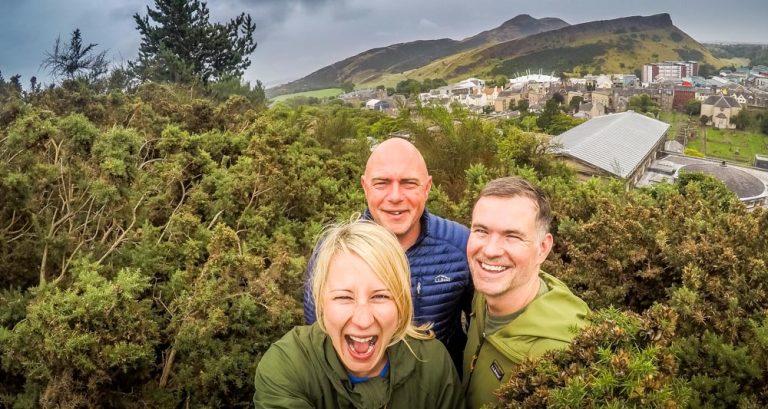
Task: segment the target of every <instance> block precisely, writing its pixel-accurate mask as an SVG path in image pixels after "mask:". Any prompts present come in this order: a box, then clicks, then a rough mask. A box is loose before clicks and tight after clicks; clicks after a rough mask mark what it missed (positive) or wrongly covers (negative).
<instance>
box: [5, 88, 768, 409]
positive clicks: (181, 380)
mask: <svg viewBox="0 0 768 409" xmlns="http://www.w3.org/2000/svg"><path fill="white" fill-rule="evenodd" d="M0 85H2V89H0V94H2V95H0V98H2V100H3V101H4V102H3V103H2V104H0V197H2V200H0V379H2V381H0V407H16V408H36V407H43V408H53V407H70V408H79V407H84V408H96V407H124V408H134V407H135V408H139V407H141V408H144V407H157V408H167V407H185V408H186V407H189V408H208V407H249V406H250V405H251V398H252V395H253V381H252V377H253V374H254V371H255V368H256V366H257V365H258V361H259V359H260V356H261V354H262V353H264V352H265V351H266V349H267V348H268V347H269V345H270V344H271V343H272V342H274V341H275V340H276V339H278V338H279V337H280V336H282V335H283V334H284V333H285V332H286V331H288V330H289V329H290V328H291V327H293V326H294V325H298V324H300V323H301V321H300V318H301V293H302V285H303V273H304V269H305V267H306V262H307V257H308V256H309V253H310V251H311V249H312V248H313V245H314V243H315V240H316V239H317V235H318V233H319V232H320V231H321V230H322V227H323V226H324V225H325V224H327V223H329V222H332V221H337V220H348V219H349V217H350V216H351V215H352V214H355V213H358V212H360V211H361V210H362V209H363V208H364V206H365V200H364V196H363V192H362V189H361V188H360V175H361V174H362V172H363V170H364V166H365V161H366V159H367V155H368V151H369V149H370V144H371V142H376V141H380V140H382V139H384V138H386V137H387V135H388V134H389V133H391V132H393V131H397V130H407V131H409V132H410V133H411V136H412V138H413V140H414V143H415V144H416V145H417V146H418V147H419V148H420V149H421V150H422V152H423V153H424V156H425V160H426V161H427V164H428V167H429V168H430V169H431V171H432V175H433V182H434V186H433V189H432V191H431V193H430V201H429V204H428V207H429V209H430V211H432V212H434V213H436V214H440V215H443V216H447V217H450V218H453V219H455V220H459V221H461V222H462V223H465V224H466V223H469V222H470V215H471V210H472V205H473V203H474V201H475V199H476V197H477V194H478V192H479V191H480V190H481V189H482V187H483V186H484V185H485V183H486V182H487V181H489V180H491V179H493V178H496V177H499V176H505V175H509V174H516V175H520V176H521V177H523V178H525V179H528V180H531V181H534V182H536V183H538V184H540V185H541V186H542V187H543V188H544V189H545V190H546V191H547V193H548V194H549V195H550V197H551V200H552V204H553V212H554V216H555V217H554V222H553V226H552V231H553V233H554V234H555V247H554V249H553V252H552V254H551V255H550V257H549V259H548V260H547V262H546V263H545V267H544V268H545V270H547V271H548V272H550V273H553V274H554V275H556V276H557V277H559V278H561V279H563V280H564V281H565V282H567V283H568V285H569V286H570V287H571V288H572V289H573V290H574V292H576V293H577V294H579V295H580V296H581V297H583V298H584V299H585V300H586V301H587V302H588V304H589V305H590V306H591V307H592V309H593V310H594V311H595V315H594V316H593V317H592V321H593V325H592V326H591V327H589V328H588V329H586V330H585V331H584V332H583V333H581V334H579V335H578V336H577V338H576V341H574V344H573V346H572V348H571V349H570V350H568V351H562V352H559V353H553V354H550V355H547V356H546V357H545V358H544V359H541V360H539V361H536V362H527V363H524V364H522V365H521V366H519V367H518V368H516V369H515V371H516V372H515V374H514V376H513V377H512V379H513V380H512V382H511V383H510V384H508V385H505V386H504V387H503V388H502V390H501V391H500V392H499V396H500V398H501V400H500V403H499V405H501V406H504V407H506V406H510V407H615V408H619V407H638V408H640V407H658V408H664V407H669V408H672V407H681V408H682V407H694V408H729V407H744V408H752V407H755V408H757V407H766V406H768V382H766V377H765V375H764V374H765V373H768V359H767V358H766V357H768V330H766V328H767V324H766V322H767V321H766V317H765V312H766V310H767V309H768V297H766V295H767V294H766V291H767V290H766V284H765V283H766V282H768V280H767V279H768V277H767V276H768V271H767V269H766V265H768V212H766V211H764V210H761V209H757V210H753V211H747V210H746V209H745V208H744V206H743V205H742V204H741V203H740V202H739V201H738V199H737V198H736V197H735V196H734V195H733V194H732V193H730V192H729V191H728V190H727V189H726V188H725V186H723V185H722V184H721V183H719V182H716V181H714V180H712V179H710V178H707V177H703V176H700V175H683V176H682V177H681V178H680V180H679V181H678V182H677V183H675V184H662V185H658V186H654V187H652V188H645V189H638V190H631V191H629V192H627V191H626V189H625V186H624V185H623V184H622V183H621V182H619V181H600V180H590V181H587V182H584V183H581V182H577V181H576V179H575V177H574V176H573V173H572V172H571V171H570V170H569V169H568V168H566V167H565V166H564V165H563V164H562V163H560V162H558V161H556V159H555V158H554V157H553V156H552V150H551V146H550V145H549V144H548V142H547V139H548V138H547V136H546V135H543V134H537V133H533V132H525V131H523V130H521V129H520V128H519V127H518V126H516V125H515V124H514V123H513V122H502V123H492V122H485V121H481V120H479V119H478V118H476V117H473V116H471V115H469V114H468V113H467V112H465V111H461V110H458V109H457V110H454V111H452V112H449V111H446V110H444V109H439V108H423V107H419V108H414V109H411V108H407V107H403V109H402V111H401V114H400V115H399V116H398V117H394V118H393V117H387V116H384V115H383V114H381V113H379V112H373V111H367V110H360V109H357V108H350V107H347V106H344V105H341V104H327V105H320V106H312V107H306V106H304V107H297V108H288V107H287V106H285V105H281V104H278V105H276V106H275V107H273V108H270V109H266V108H265V107H264V106H263V105H262V104H261V103H260V102H259V101H260V100H259V95H258V92H259V90H258V89H250V88H249V89H248V90H245V89H243V88H241V87H238V86H236V84H234V83H228V84H222V85H221V86H220V87H219V88H215V89H211V88H207V89H206V88H199V89H198V88H196V86H195V85H187V86H185V87H180V86H176V85H170V84H160V83H147V84H143V85H139V86H137V87H135V88H134V89H132V90H131V91H130V92H124V91H105V90H99V89H98V88H96V87H93V86H88V85H87V84H84V83H82V82H78V81H66V82H64V83H63V84H62V85H61V86H59V87H55V88H51V89H45V90H41V91H39V92H35V93H34V94H30V95H24V94H22V93H20V92H15V91H14V88H13V87H12V86H11V85H12V84H9V83H7V82H5V81H3V82H0ZM532 118H533V119H534V120H535V119H536V118H534V117H532ZM560 125H563V124H560ZM565 125H567V124H565ZM569 126H571V125H569Z"/></svg>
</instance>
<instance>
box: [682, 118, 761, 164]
mask: <svg viewBox="0 0 768 409" xmlns="http://www.w3.org/2000/svg"><path fill="white" fill-rule="evenodd" d="M688 147H689V148H693V149H696V150H697V151H699V152H701V153H703V154H704V155H706V156H707V157H713V158H719V159H726V160H730V161H733V162H741V163H744V164H748V165H751V164H752V163H753V161H754V159H755V154H761V155H766V154H768V136H766V135H763V134H760V133H755V132H748V131H738V130H735V129H727V130H726V129H716V128H711V127H705V128H701V130H700V131H699V132H698V134H697V136H696V137H695V138H693V139H691V140H689V141H688Z"/></svg>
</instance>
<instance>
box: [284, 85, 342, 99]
mask: <svg viewBox="0 0 768 409" xmlns="http://www.w3.org/2000/svg"><path fill="white" fill-rule="evenodd" d="M343 92H344V90H342V89H341V88H326V89H318V90H315V91H305V92H296V93H293V94H285V95H279V96H276V97H274V98H272V99H270V101H271V102H279V101H285V100H286V99H290V98H294V97H316V98H327V97H335V96H337V95H340V94H342V93H343Z"/></svg>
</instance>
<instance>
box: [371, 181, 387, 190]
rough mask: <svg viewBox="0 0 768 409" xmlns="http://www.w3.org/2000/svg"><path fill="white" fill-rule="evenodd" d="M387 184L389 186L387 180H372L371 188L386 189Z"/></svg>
mask: <svg viewBox="0 0 768 409" xmlns="http://www.w3.org/2000/svg"><path fill="white" fill-rule="evenodd" d="M387 186H389V182H386V181H383V180H380V181H378V182H373V188H374V189H386V188H387Z"/></svg>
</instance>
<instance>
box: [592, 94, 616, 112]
mask: <svg viewBox="0 0 768 409" xmlns="http://www.w3.org/2000/svg"><path fill="white" fill-rule="evenodd" d="M589 100H590V101H592V105H593V106H597V105H600V106H601V107H602V108H603V112H602V113H605V108H606V107H610V106H611V94H610V93H609V92H606V91H592V92H590V93H589Z"/></svg>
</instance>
